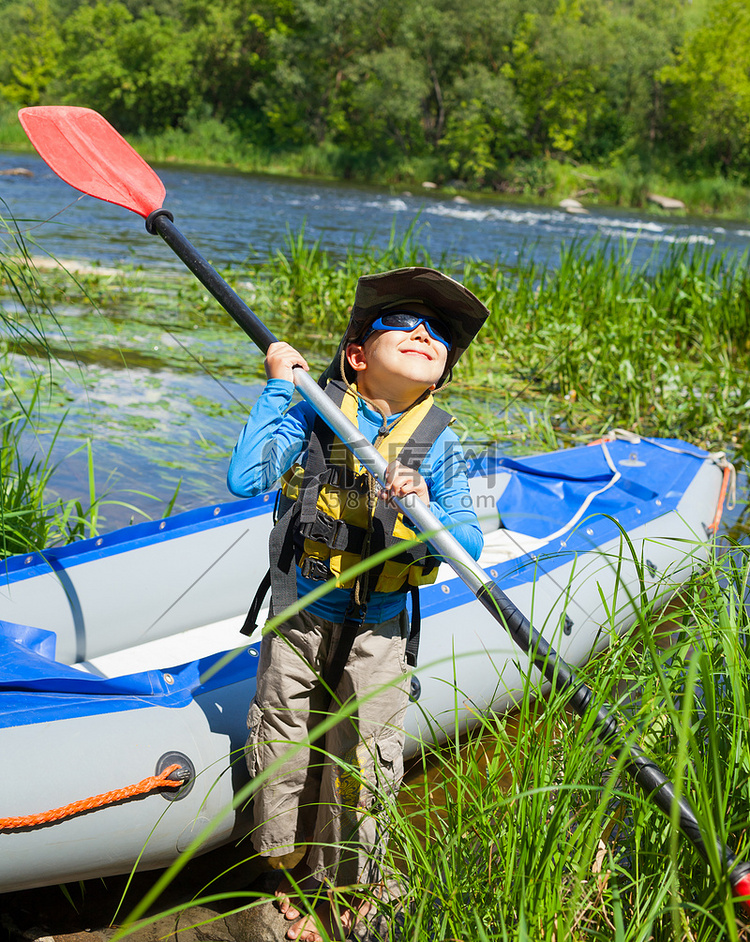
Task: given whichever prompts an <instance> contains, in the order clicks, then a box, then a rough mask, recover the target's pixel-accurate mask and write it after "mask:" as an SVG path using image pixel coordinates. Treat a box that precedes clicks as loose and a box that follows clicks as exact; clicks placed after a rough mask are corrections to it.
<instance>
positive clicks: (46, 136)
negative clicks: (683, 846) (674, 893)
mask: <svg viewBox="0 0 750 942" xmlns="http://www.w3.org/2000/svg"><path fill="white" fill-rule="evenodd" d="M19 119H20V121H21V124H22V125H23V128H24V130H25V131H26V133H27V135H28V137H29V139H30V140H31V143H32V144H33V145H34V147H35V148H36V149H37V151H38V152H39V154H40V156H41V157H42V158H43V159H44V160H45V161H46V163H47V164H48V165H49V166H50V168H51V169H52V170H53V171H54V172H55V173H56V174H57V175H58V176H59V177H61V178H62V179H63V180H65V182H66V183H69V184H70V185H71V186H73V187H75V188H76V189H77V190H81V191H82V192H83V193H86V194H88V195H89V196H94V197H96V198H97V199H101V200H105V201H107V202H110V203H115V204H116V205H118V206H123V207H125V208H126V209H129V210H131V211H132V212H134V213H137V214H138V215H139V216H142V217H144V218H145V220H146V228H147V230H148V231H149V232H150V233H152V234H158V235H160V236H161V237H162V238H163V239H164V241H165V242H166V243H167V245H169V247H170V248H171V249H172V250H173V251H174V252H175V253H176V254H177V255H178V256H179V257H180V258H181V259H182V261H183V262H184V263H185V265H187V267H188V268H189V269H190V271H192V272H193V274H194V275H196V277H197V278H198V279H199V281H200V282H201V283H202V284H203V285H204V286H205V287H206V288H207V289H208V290H209V291H210V292H211V294H213V296H214V297H215V298H216V300H217V301H218V302H219V303H220V304H221V305H222V307H224V308H225V310H226V311H227V312H228V313H229V314H230V315H231V316H232V317H233V318H234V320H235V321H236V322H237V323H238V324H239V325H240V327H242V329H243V330H244V331H245V333H246V334H247V335H248V336H249V337H250V338H251V339H252V340H253V341H254V342H255V343H256V344H257V346H258V347H259V348H260V349H261V350H262V351H263V352H264V353H265V352H266V351H267V349H268V347H269V346H270V344H272V343H274V342H275V340H276V338H275V337H274V335H273V334H272V333H271V332H270V331H269V330H268V329H267V328H266V327H265V325H264V324H262V323H261V321H260V320H259V319H258V318H257V317H256V316H255V314H254V313H253V312H252V311H251V310H250V308H249V307H248V306H247V305H246V304H245V303H244V301H242V299H241V298H240V297H239V296H238V295H237V294H236V293H235V292H234V291H233V290H232V288H230V286H229V285H228V284H227V283H226V282H225V281H224V279H223V278H221V276H220V275H219V274H218V273H217V272H216V271H215V270H214V269H213V268H212V267H211V266H210V265H209V263H208V262H207V261H206V260H205V259H204V258H203V257H202V256H201V255H200V254H199V252H198V251H197V250H196V249H195V248H194V247H193V245H192V244H191V243H190V242H189V241H188V240H187V239H186V238H185V237H184V236H183V235H182V234H181V233H180V231H179V230H178V229H177V227H176V226H175V225H174V219H173V216H172V214H171V213H170V212H168V211H167V210H165V209H163V208H162V203H163V201H164V197H165V195H166V191H165V189H164V185H163V184H162V182H161V180H160V179H159V178H158V176H157V175H156V173H154V171H153V170H152V169H151V167H149V165H148V164H147V163H146V162H145V161H143V160H142V159H141V157H139V156H138V154H136V152H135V151H134V150H133V149H132V148H131V147H130V145H129V144H128V143H127V142H126V141H125V140H124V139H123V138H122V137H121V136H120V135H119V134H118V133H117V131H115V129H114V128H113V127H112V126H111V125H110V124H109V123H108V122H107V121H106V120H105V119H104V118H103V117H102V116H101V115H99V114H97V112H95V111H91V110H90V109H88V108H75V107H67V106H63V107H58V106H52V107H37V108H24V109H22V110H21V111H20V112H19ZM294 384H295V386H296V388H297V390H298V391H299V392H300V394H301V395H302V396H303V398H304V399H306V400H307V402H308V403H310V405H311V406H312V407H313V409H314V410H315V411H316V412H317V414H318V415H319V416H320V417H321V418H322V419H323V420H324V421H325V422H326V424H328V425H329V426H330V427H331V428H332V429H333V431H334V432H335V433H336V435H337V436H338V437H339V439H340V440H341V441H342V442H343V443H344V444H345V445H346V447H347V448H349V450H350V451H351V452H352V453H353V454H354V455H355V456H356V457H357V459H358V460H359V461H360V462H361V464H362V465H364V467H366V468H367V469H368V471H369V472H370V473H371V474H372V475H373V476H374V477H375V478H376V479H377V480H378V482H379V483H380V484H381V486H383V485H384V481H385V471H386V461H385V459H384V458H383V457H382V456H381V455H380V454H379V453H378V452H377V450H376V449H375V448H374V447H373V445H372V444H371V443H370V442H369V441H367V439H365V438H363V437H362V435H361V434H360V432H359V430H358V429H357V427H356V426H355V425H354V424H353V423H351V422H350V421H349V420H348V419H347V418H346V417H345V416H344V415H343V414H342V413H341V412H340V410H339V409H338V408H337V407H336V406H334V405H333V403H332V402H331V400H330V399H329V397H328V396H327V395H326V394H325V393H324V392H323V390H322V389H321V388H320V387H319V386H318V384H317V383H316V382H315V380H314V379H313V378H312V377H311V376H310V375H309V374H308V373H306V372H305V371H304V370H301V369H295V371H294ZM397 504H398V506H399V508H400V509H401V510H402V511H403V512H404V513H405V514H406V515H407V516H408V517H409V519H410V520H411V521H412V523H413V524H414V526H415V527H416V529H417V530H418V531H419V532H420V533H423V534H427V535H428V536H429V541H430V544H431V545H432V546H433V547H434V548H435V550H436V551H437V552H438V553H439V554H440V555H441V556H442V557H443V558H444V559H445V560H446V562H447V563H448V564H449V565H450V566H451V567H452V568H453V570H454V571H455V572H456V575H458V576H459V578H460V579H462V580H463V582H464V583H465V584H466V585H467V586H468V587H469V589H471V591H472V592H473V593H474V594H475V595H476V597H477V599H478V600H479V601H480V602H481V603H482V605H484V607H485V608H486V609H487V610H488V611H489V612H490V613H491V615H492V616H493V617H494V619H495V620H496V621H497V622H498V623H499V624H500V625H501V626H502V627H503V628H504V629H505V630H507V631H508V633H509V634H510V636H511V637H512V639H513V640H514V642H515V643H516V644H517V645H518V646H519V647H520V648H521V649H522V650H523V651H525V652H527V653H529V654H530V656H531V659H532V661H533V663H534V666H535V667H537V668H538V670H540V671H541V673H542V674H543V675H544V677H545V679H546V680H548V681H549V682H550V683H551V684H552V685H553V686H554V687H556V688H557V689H558V690H560V691H568V692H569V694H570V703H571V706H572V707H573V708H574V709H575V710H576V712H577V713H578V714H579V715H581V716H585V715H586V714H588V713H589V712H593V710H594V707H593V706H592V704H593V702H594V694H593V692H592V691H591V689H590V688H589V687H587V686H586V685H585V684H583V683H582V682H580V681H578V680H577V679H576V677H575V675H574V673H573V671H572V669H571V668H570V667H569V666H568V664H566V663H565V661H564V660H563V659H562V658H561V657H560V656H559V655H558V654H557V653H556V652H555V651H554V650H553V648H552V647H551V646H550V645H549V644H547V642H546V641H545V640H544V638H542V637H541V635H540V634H539V633H538V632H537V631H536V630H535V629H534V628H532V627H531V625H530V624H529V621H528V619H527V618H526V617H525V616H524V615H523V614H522V613H521V612H520V611H519V610H518V609H517V608H516V607H515V606H514V605H513V603H512V602H511V601H510V599H509V598H508V597H507V596H506V595H505V594H504V593H503V592H502V591H501V590H500V588H499V587H498V586H497V585H496V584H495V583H494V582H493V581H492V580H490V579H488V577H487V574H486V573H485V572H484V570H483V569H482V568H481V566H479V565H478V563H476V562H475V561H474V560H473V559H472V558H471V556H470V555H469V554H468V553H467V552H466V551H465V550H464V548H463V547H462V546H461V544H460V543H459V542H458V541H457V540H456V539H455V538H454V537H453V536H452V535H451V534H450V533H449V532H448V531H447V530H444V529H442V528H441V526H440V524H439V522H438V520H437V518H436V517H435V516H434V515H433V514H432V512H431V511H430V510H429V508H428V507H427V506H425V504H423V503H422V502H421V501H419V500H417V499H416V498H414V497H413V495H412V496H411V497H407V498H405V499H404V500H398V501H397ZM591 720H592V724H593V727H594V729H595V730H596V732H597V735H598V737H599V739H600V741H601V742H602V743H603V744H605V745H607V746H608V747H610V748H611V749H612V751H617V752H620V753H624V754H626V755H627V761H626V764H625V768H626V770H627V772H628V774H630V775H631V776H632V777H633V779H634V780H635V781H636V782H637V783H638V785H639V786H640V787H641V788H642V789H643V791H644V792H645V793H646V794H648V795H650V796H652V798H653V800H654V802H655V803H656V804H657V805H658V806H659V807H660V808H661V809H662V810H663V811H664V812H666V814H667V815H669V814H671V813H673V810H674V808H675V806H676V808H677V815H678V822H679V826H680V828H681V830H682V831H683V833H684V834H685V835H686V836H687V838H688V839H689V840H690V841H691V842H692V843H693V845H694V846H695V847H696V849H697V850H698V851H699V852H700V853H701V854H702V855H703V857H705V858H706V859H709V858H710V857H711V856H712V854H711V853H709V847H707V845H706V842H705V841H704V839H703V836H702V835H701V832H700V827H699V824H698V821H697V818H696V816H695V814H694V812H693V810H692V808H691V807H690V804H689V803H688V801H687V800H686V799H685V798H683V797H679V798H678V797H677V795H676V794H675V788H674V785H673V784H672V783H671V782H670V781H669V779H667V778H666V776H665V775H664V774H663V773H662V772H661V770H660V769H659V768H658V767H657V766H656V765H655V764H654V763H653V762H652V761H651V760H650V759H648V758H647V757H646V756H645V755H644V754H643V752H642V751H641V750H640V749H639V748H638V747H637V746H629V745H628V744H627V743H626V742H625V741H624V739H623V737H622V734H621V733H620V730H619V728H618V724H617V719H616V718H615V717H614V716H613V715H612V713H611V710H610V708H609V707H608V706H606V705H605V706H602V707H600V708H599V709H598V710H596V712H595V713H594V715H593V716H592V717H591ZM713 851H714V852H715V853H716V855H717V857H718V859H719V860H720V861H721V862H722V863H723V865H724V867H725V868H726V871H727V873H728V876H729V880H730V882H731V884H732V887H733V889H734V892H735V894H736V895H737V896H741V897H742V896H750V864H749V863H746V862H744V861H739V860H738V859H737V858H736V856H735V855H734V853H733V852H732V851H731V850H730V849H729V848H728V847H726V846H725V845H724V844H723V843H722V842H720V841H719V840H718V839H717V841H716V846H715V847H714V848H713ZM743 902H744V904H745V906H746V908H747V909H748V910H749V911H750V904H749V902H748V901H747V900H745V901H743Z"/></svg>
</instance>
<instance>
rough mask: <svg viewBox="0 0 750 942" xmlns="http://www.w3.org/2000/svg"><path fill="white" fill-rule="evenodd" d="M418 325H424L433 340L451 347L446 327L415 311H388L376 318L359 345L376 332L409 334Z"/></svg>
mask: <svg viewBox="0 0 750 942" xmlns="http://www.w3.org/2000/svg"><path fill="white" fill-rule="evenodd" d="M420 324H424V326H425V329H426V331H427V333H428V334H429V335H430V337H432V339H433V340H437V341H439V342H440V343H442V344H445V346H446V347H447V348H448V350H450V349H451V347H452V346H453V338H452V337H451V332H450V330H449V329H448V327H447V325H446V324H444V323H443V322H442V321H439V320H437V319H436V318H432V317H425V316H424V314H418V313H417V312H416V311H408V310H406V309H404V310H398V311H388V312H387V313H385V314H381V315H380V317H378V318H376V319H375V320H374V321H373V322H372V323H371V324H370V326H369V327H368V329H367V330H366V332H365V333H364V335H363V336H362V340H361V341H360V343H364V342H365V340H367V338H368V337H369V336H370V334H372V333H374V331H376V330H404V331H406V332H407V333H411V332H412V331H413V330H415V329H416V328H417V327H419V325H420Z"/></svg>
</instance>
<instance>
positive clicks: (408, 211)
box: [0, 153, 750, 267]
mask: <svg viewBox="0 0 750 942" xmlns="http://www.w3.org/2000/svg"><path fill="white" fill-rule="evenodd" d="M11 166H14V167H15V166H18V167H24V168H26V169H29V170H31V171H32V173H33V176H32V177H0V197H2V198H3V199H4V200H5V203H6V206H7V209H8V210H10V212H12V214H13V215H14V216H15V217H16V218H17V219H19V220H20V225H21V228H22V230H24V231H27V232H28V234H29V237H30V238H32V239H33V240H34V241H35V243H36V244H37V245H38V247H39V248H40V250H43V251H45V252H48V253H50V254H53V255H57V256H59V257H64V258H70V257H74V258H86V259H97V260H99V261H101V262H102V263H104V264H108V265H111V264H115V265H116V264H122V263H124V262H130V263H143V264H146V263H147V264H149V265H159V266H167V267H175V266H179V265H180V262H179V261H178V260H177V259H176V257H175V256H174V255H172V253H171V252H170V251H169V249H167V248H166V247H165V246H164V245H163V244H162V243H161V240H159V239H157V238H154V237H152V236H149V235H148V234H147V233H146V232H145V229H144V228H143V225H142V223H141V221H140V220H139V218H138V217H137V216H135V215H134V214H133V213H130V212H128V211H127V210H124V209H122V208H120V207H116V206H112V205H109V204H105V203H101V202H99V201H97V200H94V199H92V198H91V197H85V196H81V195H80V194H79V193H78V192H77V191H76V190H74V189H73V188H72V187H69V186H68V185H67V184H65V183H63V182H62V181H60V180H59V179H58V178H57V177H56V176H55V175H54V174H53V173H52V172H51V171H50V170H49V169H48V168H47V167H46V165H45V164H44V163H43V162H42V161H41V160H40V159H39V158H37V157H32V156H23V157H20V156H18V155H13V154H3V153H0V169H3V168H7V167H11ZM158 172H159V175H160V176H161V178H162V179H163V181H164V184H165V186H166V189H167V198H166V201H165V206H166V207H167V208H169V209H170V210H171V211H172V212H173V213H174V214H175V219H176V222H177V224H178V226H179V227H180V228H181V229H182V231H183V232H184V233H185V235H187V236H188V238H190V239H191V241H193V242H194V244H195V245H196V246H197V247H198V249H199V250H200V251H201V252H202V253H203V254H204V255H206V256H207V257H208V258H210V259H211V260H212V261H213V262H214V263H216V264H224V263H226V262H230V261H242V260H244V259H245V258H247V257H248V256H249V255H253V254H259V255H265V254H266V251H267V249H268V247H269V246H273V245H278V244H280V243H281V242H282V241H283V239H284V237H285V234H286V231H287V229H290V230H292V231H297V230H298V229H299V228H300V227H301V226H302V225H305V226H306V231H307V232H308V234H309V235H310V236H311V237H313V238H316V239H317V238H320V239H321V242H322V244H323V245H324V246H325V247H326V248H329V249H332V250H334V251H341V252H344V251H345V250H346V249H347V248H348V247H350V246H352V245H354V246H358V245H362V244H363V243H364V242H365V241H371V242H373V243H375V244H380V245H384V244H386V243H387V241H388V238H389V235H390V233H391V229H392V227H394V226H395V229H396V232H397V234H401V233H402V232H404V231H405V230H406V229H407V227H408V226H410V225H412V224H413V223H414V222H415V221H416V224H417V226H420V227H421V231H420V239H421V241H423V242H424V243H425V244H426V245H427V247H428V249H429V251H430V253H431V255H432V257H433V260H434V261H435V262H438V261H439V260H440V259H441V257H444V256H451V255H468V256H473V257H475V258H484V259H487V258H495V257H496V256H498V255H502V256H503V257H504V258H506V259H508V260H512V259H513V258H514V257H516V256H518V254H519V253H520V252H522V251H523V252H524V253H525V254H526V255H527V256H528V255H533V256H534V257H535V258H536V259H538V260H539V262H544V263H549V264H555V261H556V259H557V254H558V251H559V247H560V243H561V242H562V241H568V242H570V241H571V240H572V239H583V240H587V239H590V238H592V237H594V236H600V237H605V238H610V239H614V240H625V241H626V242H629V243H631V244H632V245H633V246H634V254H633V259H634V261H635V262H636V263H637V264H639V263H641V262H645V261H646V260H648V259H649V258H652V257H654V258H658V256H659V255H660V254H661V253H662V252H664V251H665V250H667V249H668V248H669V247H670V246H671V245H674V244H680V243H688V244H703V245H708V246H715V247H716V249H717V250H718V251H722V250H729V251H736V252H745V251H746V250H747V249H748V248H749V247H750V225H748V223H742V222H737V223H728V222H722V223H721V224H716V223H713V222H707V221H706V220H705V219H691V218H679V219H671V218H669V217H654V216H643V215H639V214H637V213H634V212H628V211H625V210H597V211H593V210H592V211H591V212H590V213H588V214H585V215H572V214H570V213H567V212H565V211H563V210H561V209H557V208H537V207H531V206H522V205H519V204H511V203H499V202H496V201H485V202H482V201H474V200H472V201H471V203H465V202H456V201H455V200H454V199H450V198H448V199H445V198H440V197H437V196H434V195H429V194H422V193H418V194H413V195H412V194H405V193H404V194H401V195H393V194H391V193H388V192H386V191H384V190H382V189H376V188H372V187H364V186H352V185H346V184H340V183H337V184H333V183H332V184H326V183H320V182H305V181H299V180H287V179H283V178H279V177H261V176H255V175H251V174H238V173H217V172H215V171H203V170H200V171H188V170H176V169H173V168H170V167H162V168H158Z"/></svg>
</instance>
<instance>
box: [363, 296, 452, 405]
mask: <svg viewBox="0 0 750 942" xmlns="http://www.w3.org/2000/svg"><path fill="white" fill-rule="evenodd" d="M408 306H409V310H410V311H415V312H416V313H418V314H424V315H425V316H426V317H431V318H435V314H434V312H433V311H431V310H430V309H429V308H428V307H426V306H425V305H424V304H419V303H417V302H413V301H410V302H409V305H408ZM346 355H347V359H348V361H349V364H350V365H351V367H352V369H354V370H355V371H356V373H357V385H358V386H359V388H360V391H361V392H362V393H364V394H365V395H366V396H370V397H372V398H379V397H381V396H384V395H394V396H398V397H400V398H405V399H409V398H411V399H412V400H413V399H416V398H418V397H419V396H421V395H422V393H423V392H424V391H425V390H427V389H432V388H433V387H434V386H435V385H436V383H437V382H438V381H439V380H440V378H441V377H442V376H443V374H444V373H445V364H446V361H447V359H448V348H447V347H446V346H445V344H444V343H441V342H440V341H439V340H435V339H434V338H433V337H431V336H430V334H429V333H428V331H427V328H426V327H425V325H424V324H418V325H417V326H416V327H415V328H414V330H412V331H405V330H378V331H375V332H374V333H372V334H371V335H370V336H369V337H368V338H367V340H365V342H364V343H363V344H356V343H351V344H349V345H348V347H347V350H346Z"/></svg>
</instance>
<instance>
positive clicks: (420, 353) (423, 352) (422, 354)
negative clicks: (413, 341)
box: [401, 347, 434, 360]
mask: <svg viewBox="0 0 750 942" xmlns="http://www.w3.org/2000/svg"><path fill="white" fill-rule="evenodd" d="M401 352H402V353H408V354H412V355H416V356H419V357H424V358H425V359H426V360H433V359H434V357H433V356H432V355H431V354H430V353H429V351H427V350H415V349H414V348H413V347H408V348H407V349H406V350H402V351H401Z"/></svg>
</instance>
